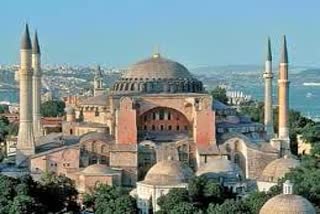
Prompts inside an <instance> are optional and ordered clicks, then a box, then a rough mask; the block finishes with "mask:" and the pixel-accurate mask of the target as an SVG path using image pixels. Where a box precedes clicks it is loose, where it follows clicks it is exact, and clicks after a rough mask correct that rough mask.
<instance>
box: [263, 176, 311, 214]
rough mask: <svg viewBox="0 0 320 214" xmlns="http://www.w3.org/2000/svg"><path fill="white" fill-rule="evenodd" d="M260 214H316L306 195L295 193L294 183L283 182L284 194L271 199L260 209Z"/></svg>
mask: <svg viewBox="0 0 320 214" xmlns="http://www.w3.org/2000/svg"><path fill="white" fill-rule="evenodd" d="M259 213H260V214H269V213H272V214H316V210H315V208H314V206H313V205H312V204H311V203H310V202H309V201H308V200H307V199H305V198H304V197H302V196H300V195H295V194H293V183H291V182H290V181H289V180H287V181H286V182H285V183H284V184H283V194H280V195H277V196H275V197H273V198H271V199H269V200H268V201H267V202H266V203H265V204H264V205H263V206H262V208H261V209H260V212H259Z"/></svg>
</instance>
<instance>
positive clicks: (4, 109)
mask: <svg viewBox="0 0 320 214" xmlns="http://www.w3.org/2000/svg"><path fill="white" fill-rule="evenodd" d="M7 112H9V106H8V105H0V114H3V113H7Z"/></svg>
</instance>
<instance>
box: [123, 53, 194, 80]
mask: <svg viewBox="0 0 320 214" xmlns="http://www.w3.org/2000/svg"><path fill="white" fill-rule="evenodd" d="M122 78H134V79H135V78H138V79H140V78H143V79H147V78H149V79H153V78H155V79H159V78H160V79H179V78H183V79H193V76H192V75H191V74H190V72H189V71H188V69H187V68H186V67H184V66H183V65H182V64H180V63H178V62H175V61H173V60H170V59H166V58H163V57H161V56H160V55H154V56H153V57H151V58H148V59H145V60H141V61H139V62H137V63H136V64H134V65H132V66H131V67H130V68H129V69H128V71H127V72H126V73H125V74H124V75H123V76H122Z"/></svg>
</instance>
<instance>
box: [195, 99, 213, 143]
mask: <svg viewBox="0 0 320 214" xmlns="http://www.w3.org/2000/svg"><path fill="white" fill-rule="evenodd" d="M208 103H211V102H210V100H209V99H207V98H205V99H202V100H201V102H200V103H199V105H200V106H199V108H198V110H196V111H195V115H194V140H195V142H196V144H197V145H208V144H210V143H214V142H215V112H214V111H212V109H211V105H208Z"/></svg>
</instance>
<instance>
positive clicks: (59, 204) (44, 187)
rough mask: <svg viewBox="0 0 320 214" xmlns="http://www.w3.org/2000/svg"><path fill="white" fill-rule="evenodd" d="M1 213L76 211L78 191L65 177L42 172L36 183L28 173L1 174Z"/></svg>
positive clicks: (45, 213) (77, 209) (24, 213)
mask: <svg viewBox="0 0 320 214" xmlns="http://www.w3.org/2000/svg"><path fill="white" fill-rule="evenodd" d="M0 189H1V191H0V213H1V214H29V213H36V214H38V213H40V214H42V213H43V214H47V213H59V212H61V211H64V212H71V213H78V211H79V206H78V204H77V203H76V198H77V194H78V192H77V191H76V189H75V187H74V184H73V182H72V181H71V180H70V179H69V178H67V177H65V176H56V175H54V174H52V173H45V174H44V175H43V176H42V178H41V180H40V181H39V182H36V181H34V180H33V179H32V178H31V177H30V176H24V177H22V178H20V179H15V178H11V177H7V176H4V175H0Z"/></svg>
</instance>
